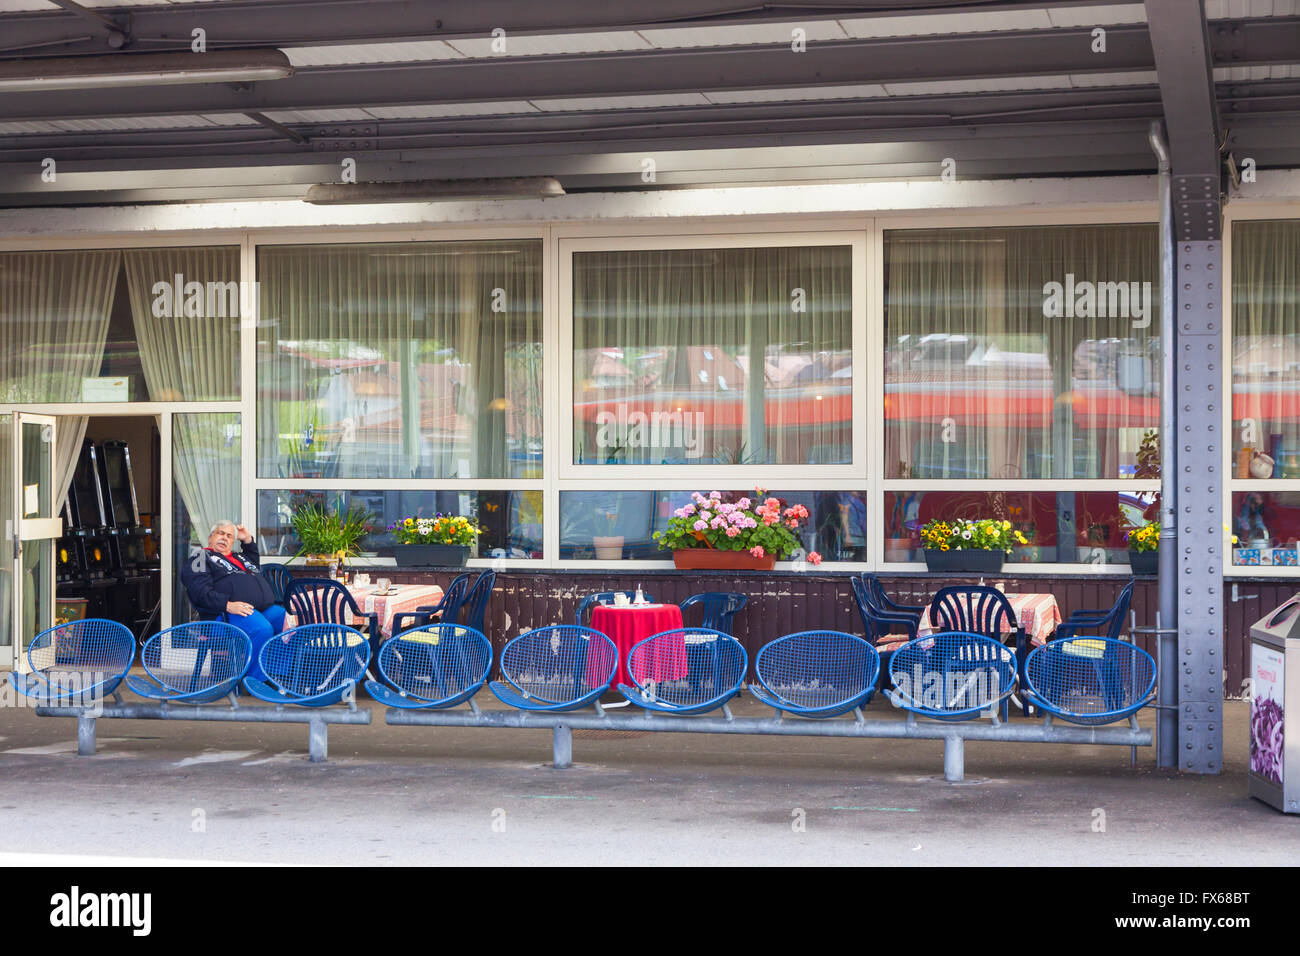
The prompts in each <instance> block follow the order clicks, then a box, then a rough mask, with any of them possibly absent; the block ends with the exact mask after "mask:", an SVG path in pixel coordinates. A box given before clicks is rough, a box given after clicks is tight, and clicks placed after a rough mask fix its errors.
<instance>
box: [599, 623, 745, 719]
mask: <svg viewBox="0 0 1300 956" xmlns="http://www.w3.org/2000/svg"><path fill="white" fill-rule="evenodd" d="M748 668H749V655H748V654H747V653H745V648H744V646H743V645H742V644H741V643H740V642H739V641H738V640H736V639H735V638H734V637H732V636H731V635H730V634H723V633H722V632H721V631H712V630H709V629H708V628H706V627H683V628H677V629H674V630H671V631H663V632H661V633H659V634H652V635H651V636H650V637H647V638H646V639H645V640H643V641H640V642H639V643H637V644H634V645H633V646H632V649H631V650H630V651H628V655H627V671H628V675H629V676H630V677H631V678H632V680H633V681H635V682H636V686H635V687H629V686H627V685H626V684H619V685H618V689H619V693H621V694H622V695H623V696H624V697H626V698H627V699H628V700H630V701H631V702H632V703H634V704H636V705H637V706H638V707H644V708H645V709H646V710H655V711H662V712H663V713H668V714H684V715H685V714H702V713H705V712H706V711H710V710H715V709H716V708H718V707H722V708H723V709H724V710H725V711H727V713H730V710H729V709H728V708H727V701H729V700H731V698H733V697H735V696H736V694H737V693H739V692H740V684H741V681H743V680H744V679H745V671H746V670H747V669H748Z"/></svg>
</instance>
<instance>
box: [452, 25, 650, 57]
mask: <svg viewBox="0 0 1300 956" xmlns="http://www.w3.org/2000/svg"><path fill="white" fill-rule="evenodd" d="M504 40H505V47H506V48H505V50H504V52H502V53H498V52H496V51H495V50H493V49H492V43H493V42H494V41H493V40H492V39H491V38H490V37H481V38H475V39H464V40H448V41H447V42H448V43H449V44H450V45H451V46H453V47H455V48H456V49H457V50H458V51H460V52H461V53H462V54H463V55H465V56H468V57H484V58H486V57H494V56H548V55H550V56H554V55H556V54H563V53H611V52H615V51H618V50H649V49H651V45H650V42H649V41H648V40H646V39H645V38H644V37H642V36H641V35H640V34H638V33H636V31H634V30H621V31H610V32H607V33H564V34H555V35H553V36H511V35H510V34H509V33H507V34H506V36H505V37H504Z"/></svg>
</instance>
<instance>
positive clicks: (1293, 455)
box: [1232, 219, 1300, 477]
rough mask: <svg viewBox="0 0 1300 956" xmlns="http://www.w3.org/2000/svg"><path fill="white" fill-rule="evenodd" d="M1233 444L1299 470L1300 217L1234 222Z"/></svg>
mask: <svg viewBox="0 0 1300 956" xmlns="http://www.w3.org/2000/svg"><path fill="white" fill-rule="evenodd" d="M1232 393H1233V394H1232V418H1233V423H1234V427H1233V429H1232V434H1233V439H1232V440H1233V451H1234V461H1235V460H1237V459H1236V455H1235V453H1236V452H1239V451H1240V450H1241V449H1242V448H1243V447H1246V446H1250V447H1251V448H1252V449H1253V450H1258V451H1261V452H1264V453H1267V454H1269V455H1270V456H1272V457H1273V458H1274V460H1275V462H1276V464H1277V465H1279V466H1280V468H1279V470H1278V471H1275V474H1279V473H1280V474H1281V475H1283V476H1285V477H1300V220H1297V219H1290V220H1272V221H1258V222H1234V223H1233V224H1232Z"/></svg>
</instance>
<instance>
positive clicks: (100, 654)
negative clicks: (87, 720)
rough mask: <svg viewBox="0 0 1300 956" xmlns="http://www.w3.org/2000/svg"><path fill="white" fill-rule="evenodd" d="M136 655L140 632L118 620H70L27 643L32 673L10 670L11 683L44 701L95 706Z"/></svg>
mask: <svg viewBox="0 0 1300 956" xmlns="http://www.w3.org/2000/svg"><path fill="white" fill-rule="evenodd" d="M134 660H135V635H134V634H132V633H131V631H130V630H129V629H128V628H126V627H124V626H122V625H121V624H119V623H117V622H116V621H106V620H103V619H102V618H89V619H87V620H84V621H69V622H68V623H67V624H60V625H58V626H56V627H52V628H50V629H49V630H47V631H42V632H41V633H40V634H37V635H36V637H34V638H33V639H32V642H31V644H30V645H29V646H28V648H27V663H28V665H29V667H30V668H31V672H30V673H27V674H20V673H18V672H17V671H11V672H10V674H9V682H10V683H11V684H13V686H14V689H15V690H17V691H18V692H19V693H20V694H23V695H24V696H26V697H31V698H32V699H33V700H36V701H38V702H40V703H42V704H65V705H69V706H79V705H83V704H84V705H87V706H91V705H94V704H96V703H98V702H99V701H101V700H103V698H104V697H105V696H107V695H109V694H111V695H113V697H114V699H115V700H117V701H118V702H119V703H120V702H121V697H120V696H118V693H117V688H118V685H119V684H121V683H122V679H123V678H124V677H126V673H127V671H129V670H130V669H131V663H132V661H134Z"/></svg>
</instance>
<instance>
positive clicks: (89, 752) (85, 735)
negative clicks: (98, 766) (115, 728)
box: [77, 714, 95, 757]
mask: <svg viewBox="0 0 1300 956" xmlns="http://www.w3.org/2000/svg"><path fill="white" fill-rule="evenodd" d="M94 755H95V718H94V717H91V716H89V715H88V714H81V715H80V716H78V717H77V756H78V757H93V756H94Z"/></svg>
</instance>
